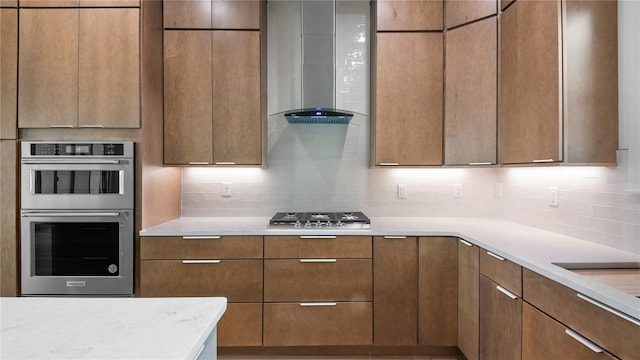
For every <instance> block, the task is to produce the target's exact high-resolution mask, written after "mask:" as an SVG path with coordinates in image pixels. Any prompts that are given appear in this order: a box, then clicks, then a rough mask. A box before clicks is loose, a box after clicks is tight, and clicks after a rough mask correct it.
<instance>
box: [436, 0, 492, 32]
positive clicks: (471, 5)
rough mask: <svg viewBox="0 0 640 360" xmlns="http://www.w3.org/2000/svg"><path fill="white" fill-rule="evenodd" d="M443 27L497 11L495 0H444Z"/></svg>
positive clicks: (476, 18) (448, 27)
mask: <svg viewBox="0 0 640 360" xmlns="http://www.w3.org/2000/svg"><path fill="white" fill-rule="evenodd" d="M444 10H445V14H444V21H445V27H446V28H447V29H451V28H452V27H455V26H459V25H462V24H466V23H469V22H472V21H475V20H478V19H482V18H484V17H487V16H491V15H495V14H496V13H497V12H498V1H497V0H445V3H444Z"/></svg>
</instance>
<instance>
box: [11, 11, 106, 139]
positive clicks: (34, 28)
mask: <svg viewBox="0 0 640 360" xmlns="http://www.w3.org/2000/svg"><path fill="white" fill-rule="evenodd" d="M78 20H79V10H78V9H20V35H19V36H20V47H19V50H18V51H19V56H18V62H19V64H18V65H19V67H18V83H19V84H20V86H19V87H18V127H20V128H43V127H44V128H48V127H50V126H52V125H54V126H55V125H62V126H69V127H72V126H76V125H77V123H78V54H79V49H78ZM94 95H95V94H94Z"/></svg>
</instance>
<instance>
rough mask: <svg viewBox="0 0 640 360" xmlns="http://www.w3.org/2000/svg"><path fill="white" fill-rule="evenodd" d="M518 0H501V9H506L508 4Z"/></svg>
mask: <svg viewBox="0 0 640 360" xmlns="http://www.w3.org/2000/svg"><path fill="white" fill-rule="evenodd" d="M514 1H516V0H500V9H501V10H504V9H505V8H506V7H507V6H509V5H511V3H513V2H514Z"/></svg>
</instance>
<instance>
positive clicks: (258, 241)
mask: <svg viewBox="0 0 640 360" xmlns="http://www.w3.org/2000/svg"><path fill="white" fill-rule="evenodd" d="M261 258H262V236H220V237H219V238H207V237H202V238H199V237H195V238H193V237H191V238H190V237H188V236H186V237H181V236H170V237H169V236H167V237H141V238H140V259H142V260H148V259H155V260H170V259H173V260H183V259H261Z"/></svg>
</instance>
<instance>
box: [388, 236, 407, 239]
mask: <svg viewBox="0 0 640 360" xmlns="http://www.w3.org/2000/svg"><path fill="white" fill-rule="evenodd" d="M384 238H385V239H406V238H407V237H406V236H384Z"/></svg>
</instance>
